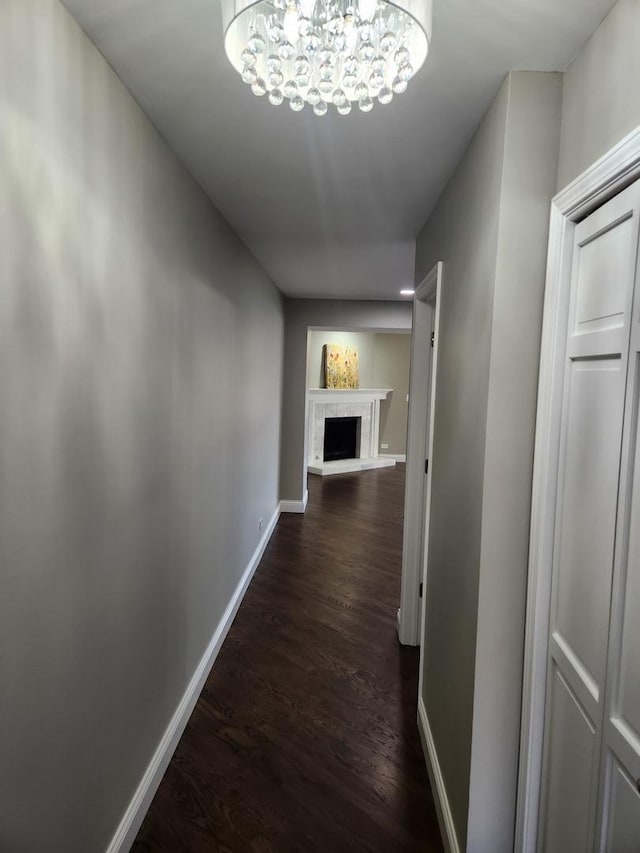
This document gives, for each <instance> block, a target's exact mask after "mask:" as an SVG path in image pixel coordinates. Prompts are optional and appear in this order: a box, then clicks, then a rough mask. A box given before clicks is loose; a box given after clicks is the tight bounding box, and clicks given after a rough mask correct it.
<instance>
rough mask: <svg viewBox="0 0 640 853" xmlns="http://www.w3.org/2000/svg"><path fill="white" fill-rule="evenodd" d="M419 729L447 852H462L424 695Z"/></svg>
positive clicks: (419, 711) (419, 710) (421, 700)
mask: <svg viewBox="0 0 640 853" xmlns="http://www.w3.org/2000/svg"><path fill="white" fill-rule="evenodd" d="M418 730H419V732H420V740H421V741H422V749H423V752H424V757H425V759H426V762H427V771H428V773H429V781H430V782H431V790H432V791H433V797H434V800H435V804H436V813H437V815H438V824H439V825H440V834H441V835H442V841H443V843H444V849H445V853H461V850H460V844H459V843H458V836H457V835H456V828H455V825H454V823H453V815H452V813H451V806H450V805H449V798H448V797H447V789H446V788H445V785H444V777H443V776H442V770H441V769H440V762H439V761H438V753H437V752H436V745H435V743H434V740H433V735H432V734H431V728H430V726H429V720H428V718H427V709H426V708H425V706H424V700H423V698H422V696H420V698H419V699H418Z"/></svg>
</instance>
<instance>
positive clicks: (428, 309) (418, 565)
mask: <svg viewBox="0 0 640 853" xmlns="http://www.w3.org/2000/svg"><path fill="white" fill-rule="evenodd" d="M441 283H442V262H441V261H439V262H438V263H437V264H435V266H434V267H433V269H432V270H431V271H430V272H429V274H428V275H427V276H426V277H425V278H424V279H423V281H422V282H420V284H419V285H418V287H417V288H416V292H415V296H414V302H413V328H412V337H411V375H410V380H409V418H408V424H407V474H406V488H405V504H404V535H403V545H402V582H401V590H400V610H399V611H398V637H399V639H400V642H401V643H402V644H403V645H408V646H417V645H419V644H420V641H421V628H422V622H423V619H422V602H423V599H420V597H419V593H418V590H419V588H420V583H421V582H423V583H424V580H425V568H426V554H427V549H428V518H429V501H430V494H429V493H430V484H431V477H430V476H429V477H428V478H426V483H425V476H424V463H425V459H426V458H429V459H430V457H431V449H432V447H431V446H430V445H431V443H432V441H433V402H434V394H433V392H434V389H435V377H436V360H437V335H438V309H439V305H440V298H439V297H440V287H441ZM432 332H433V334H434V341H435V345H434V346H433V347H432V346H431V334H432ZM430 464H431V462H430ZM425 490H426V494H425ZM424 588H425V589H426V584H425V586H424Z"/></svg>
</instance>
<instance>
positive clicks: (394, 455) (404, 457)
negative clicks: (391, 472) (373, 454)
mask: <svg viewBox="0 0 640 853" xmlns="http://www.w3.org/2000/svg"><path fill="white" fill-rule="evenodd" d="M378 456H381V457H382V458H383V459H395V460H396V462H406V461H407V454H406V453H379V454H378Z"/></svg>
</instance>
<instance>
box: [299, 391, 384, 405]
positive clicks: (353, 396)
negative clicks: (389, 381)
mask: <svg viewBox="0 0 640 853" xmlns="http://www.w3.org/2000/svg"><path fill="white" fill-rule="evenodd" d="M392 391H393V388H310V389H309V390H308V391H307V397H308V398H309V400H315V401H318V402H321V403H345V402H347V403H373V402H374V400H386V399H387V397H388V396H389V394H390V393H391V392H392Z"/></svg>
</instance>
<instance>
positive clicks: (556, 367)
mask: <svg viewBox="0 0 640 853" xmlns="http://www.w3.org/2000/svg"><path fill="white" fill-rule="evenodd" d="M638 178H640V127H638V128H636V129H635V130H634V131H632V132H631V133H630V134H629V135H628V136H626V137H625V138H624V139H623V140H622V141H621V142H620V143H619V144H618V145H616V146H615V147H614V148H612V149H611V150H610V151H609V152H608V153H607V154H605V155H604V156H603V157H601V158H600V159H599V160H598V161H597V162H596V163H594V164H593V166H591V167H590V168H588V169H587V170H586V171H585V172H583V174H582V175H580V176H579V177H578V178H576V180H574V181H573V182H572V183H570V184H569V185H568V187H566V189H564V190H562V192H560V193H559V194H558V195H556V196H555V197H554V199H553V200H552V202H551V218H550V224H549V251H548V257H547V278H546V287H545V296H544V314H543V323H542V341H541V350H540V373H539V381H538V410H537V416H536V434H535V450H534V462H533V486H532V500H531V528H530V543H529V575H528V583H527V612H526V628H525V648H524V673H523V690H522V723H521V734H520V767H519V773H518V803H517V812H516V835H515V846H514V849H515V850H516V851H518V853H536V850H537V843H538V838H537V835H538V813H539V807H540V789H541V781H542V745H543V736H544V716H545V700H546V674H547V652H548V633H549V620H550V597H551V579H552V578H551V576H552V571H551V560H552V554H553V534H554V518H555V510H556V506H555V495H556V490H557V483H558V470H557V462H558V458H559V451H560V424H561V412H562V391H563V378H564V356H565V349H566V343H567V323H568V308H569V304H568V303H569V299H568V297H569V290H570V282H571V263H572V256H573V236H574V231H575V227H576V224H577V223H578V222H580V221H581V220H583V219H584V218H585V217H586V216H588V215H589V214H590V213H592V212H593V211H594V210H595V209H596V208H598V207H600V206H601V205H602V204H604V203H605V202H606V201H609V199H610V198H612V197H613V196H615V195H617V194H618V193H619V192H621V190H623V189H625V188H626V187H627V186H629V185H630V184H632V183H633V182H634V181H635V180H637V179H638Z"/></svg>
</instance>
